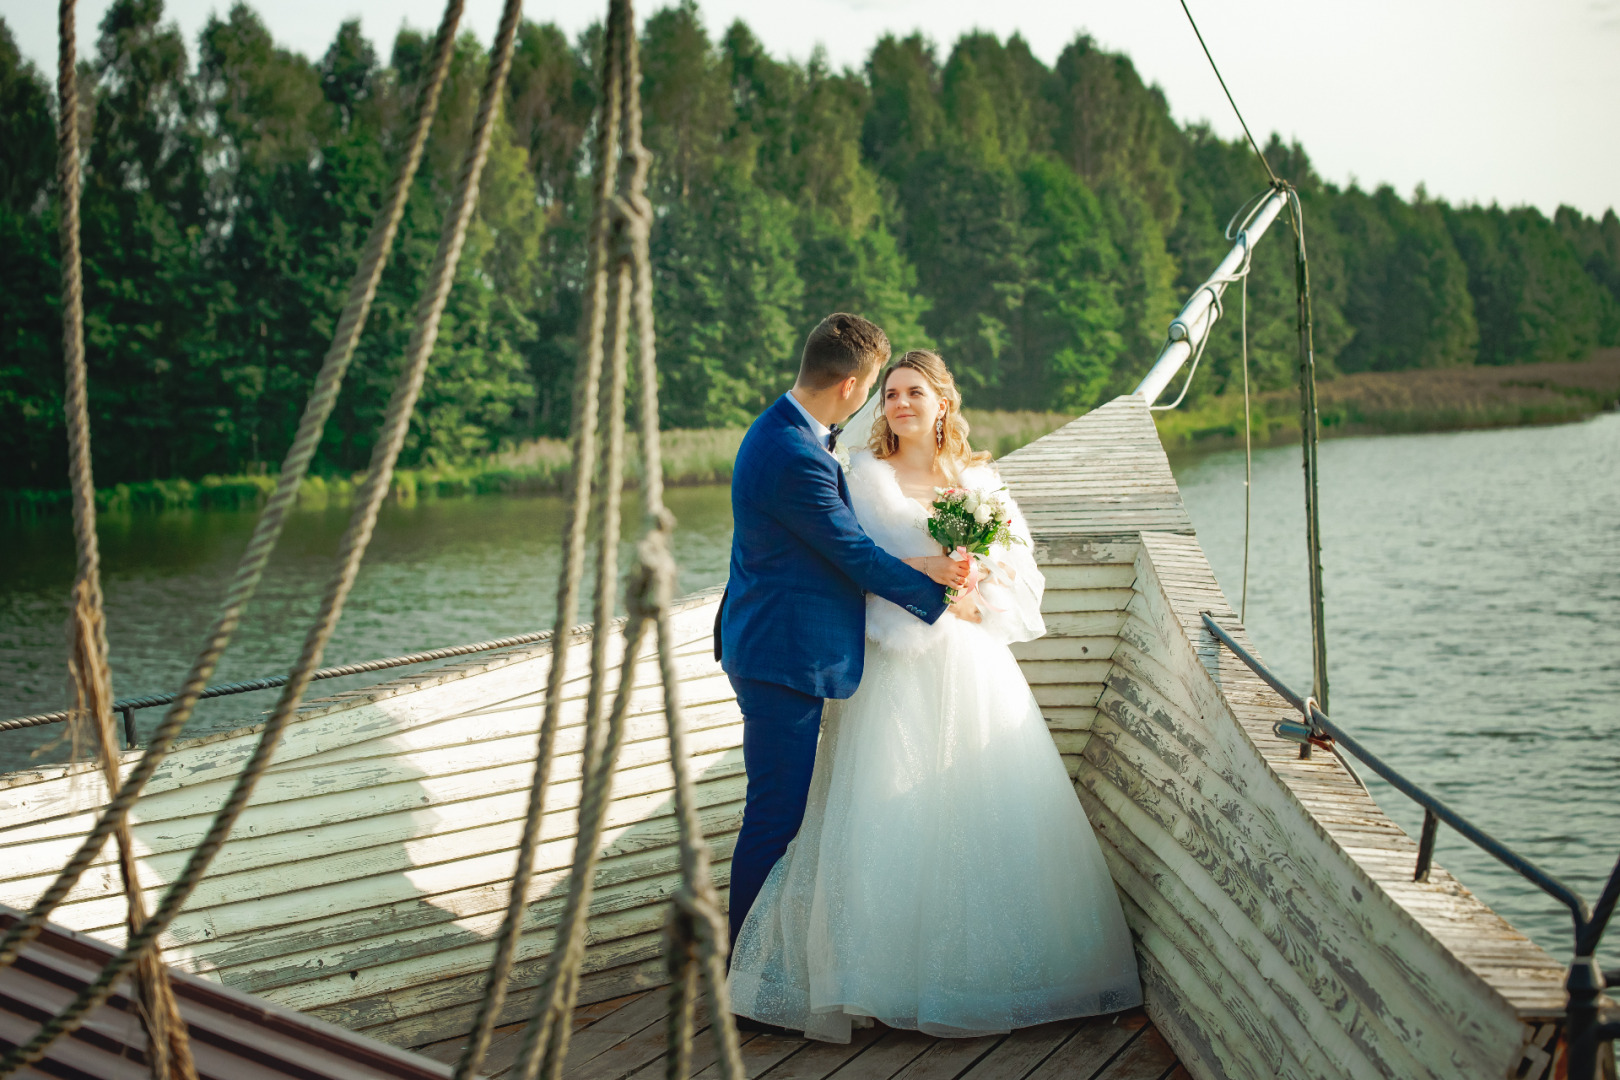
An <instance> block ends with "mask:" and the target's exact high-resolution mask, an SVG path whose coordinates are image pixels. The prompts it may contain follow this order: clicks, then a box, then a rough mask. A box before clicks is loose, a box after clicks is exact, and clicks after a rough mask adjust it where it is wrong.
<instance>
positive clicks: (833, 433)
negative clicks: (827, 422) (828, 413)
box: [827, 424, 844, 450]
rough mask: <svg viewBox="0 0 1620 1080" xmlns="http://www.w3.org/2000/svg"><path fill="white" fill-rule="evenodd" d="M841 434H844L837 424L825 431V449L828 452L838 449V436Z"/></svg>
mask: <svg viewBox="0 0 1620 1080" xmlns="http://www.w3.org/2000/svg"><path fill="white" fill-rule="evenodd" d="M843 433H844V429H843V428H841V427H839V426H838V425H837V424H834V425H833V426H832V427H830V428H828V429H827V449H828V450H836V449H838V436H840V435H842V434H843Z"/></svg>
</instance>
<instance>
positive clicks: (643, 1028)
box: [418, 988, 1190, 1080]
mask: <svg viewBox="0 0 1620 1080" xmlns="http://www.w3.org/2000/svg"><path fill="white" fill-rule="evenodd" d="M668 1011H669V1010H668V992H667V990H666V989H664V988H659V989H656V990H649V991H646V992H644V993H640V994H630V995H627V996H625V997H621V998H615V999H614V1000H612V1001H603V1002H599V1003H597V1004H594V1005H581V1006H580V1007H579V1008H578V1009H575V1010H574V1034H573V1039H572V1041H571V1042H570V1043H569V1048H568V1067H567V1069H566V1071H565V1074H564V1075H565V1076H566V1077H567V1078H568V1080H661V1078H662V1077H663V1075H664V1039H665V1025H664V1019H665V1017H666V1015H667V1014H668ZM708 1031H709V1029H708V1019H707V1016H706V1015H705V1014H703V1013H700V1014H699V1016H698V1023H697V1032H698V1035H697V1037H696V1039H695V1040H694V1045H693V1047H692V1076H693V1080H718V1078H719V1075H720V1073H719V1070H718V1069H716V1068H715V1067H714V1061H715V1052H714V1044H713V1041H712V1040H711V1039H710V1038H709V1034H708ZM739 1034H740V1035H741V1037H742V1044H743V1046H742V1056H743V1068H744V1070H745V1071H746V1073H747V1075H748V1080H761V1078H764V1080H829V1078H830V1077H834V1076H836V1077H837V1080H1190V1074H1188V1072H1187V1071H1186V1069H1185V1068H1183V1067H1182V1066H1181V1065H1179V1064H1177V1062H1176V1056H1175V1053H1174V1052H1173V1051H1172V1050H1171V1049H1170V1047H1169V1045H1168V1044H1167V1043H1166V1042H1165V1041H1164V1038H1163V1036H1161V1035H1160V1034H1159V1033H1158V1031H1157V1030H1155V1029H1154V1027H1153V1025H1152V1024H1151V1023H1150V1022H1149V1021H1148V1018H1147V1016H1146V1014H1145V1013H1143V1012H1142V1010H1141V1009H1132V1010H1131V1011H1129V1012H1125V1013H1120V1014H1118V1015H1114V1016H1101V1017H1092V1018H1089V1019H1085V1020H1063V1021H1059V1022H1058V1023H1054V1024H1042V1025H1041V1026H1039V1027H1031V1028H1021V1029H1019V1030H1018V1031H1015V1032H1013V1033H1012V1034H1011V1035H989V1036H985V1037H983V1038H977V1039H935V1038H932V1037H930V1036H928V1035H922V1034H919V1033H917V1032H915V1031H899V1030H896V1029H893V1028H887V1027H883V1026H881V1025H878V1026H876V1027H871V1028H866V1029H865V1030H859V1031H856V1032H855V1037H854V1040H853V1041H852V1042H851V1043H850V1044H849V1045H848V1046H838V1045H835V1044H833V1043H823V1042H813V1041H809V1040H805V1039H791V1038H783V1037H780V1036H776V1035H760V1034H753V1033H751V1032H746V1031H744V1032H739ZM522 1038H523V1025H522V1024H511V1025H508V1026H506V1027H502V1028H497V1029H496V1030H495V1034H494V1038H493V1040H492V1041H491V1044H490V1052H489V1055H488V1057H486V1058H485V1060H484V1070H485V1075H487V1076H489V1077H491V1078H492V1080H504V1078H505V1077H506V1076H507V1075H508V1070H509V1069H510V1068H511V1066H512V1061H513V1059H514V1058H515V1057H516V1056H517V1052H518V1048H519V1044H520V1043H521V1041H522ZM463 1045H464V1040H463V1039H461V1038H455V1039H446V1040H444V1041H443V1042H437V1043H432V1044H430V1045H428V1046H424V1047H421V1048H420V1049H419V1051H418V1052H419V1053H422V1054H425V1055H426V1056H428V1057H430V1058H434V1059H435V1060H438V1061H443V1062H446V1063H453V1062H454V1061H455V1060H456V1058H457V1056H458V1055H459V1054H460V1053H461V1048H462V1046H463Z"/></svg>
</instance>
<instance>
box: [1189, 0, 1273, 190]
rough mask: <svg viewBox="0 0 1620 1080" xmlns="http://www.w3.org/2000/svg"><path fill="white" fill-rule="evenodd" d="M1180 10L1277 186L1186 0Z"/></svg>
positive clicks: (1244, 130)
mask: <svg viewBox="0 0 1620 1080" xmlns="http://www.w3.org/2000/svg"><path fill="white" fill-rule="evenodd" d="M1181 10H1182V11H1185V12H1186V13H1187V21H1188V22H1189V23H1191V24H1192V29H1193V33H1194V34H1195V35H1197V37H1198V46H1199V48H1201V49H1203V50H1204V57H1205V58H1206V59H1207V60H1208V61H1209V66H1210V69H1211V70H1213V71H1214V72H1215V78H1216V80H1217V81H1219V82H1220V84H1221V92H1222V93H1224V94H1225V95H1226V100H1227V101H1228V102H1229V103H1230V104H1231V106H1232V111H1233V112H1234V113H1236V114H1237V118H1238V123H1239V124H1241V125H1242V126H1243V137H1244V138H1246V139H1248V140H1249V147H1250V149H1252V150H1253V151H1254V156H1255V157H1257V158H1259V159H1260V164H1261V166H1263V167H1264V168H1265V170H1266V175H1267V176H1268V177H1270V178H1271V186H1272V187H1277V186H1278V185H1280V184H1281V183H1282V181H1281V180H1279V179H1278V178H1277V174H1276V173H1274V172H1272V171H1271V162H1269V161H1267V160H1266V155H1264V154H1262V153H1261V152H1260V144H1259V143H1257V142H1255V141H1254V136H1253V135H1251V134H1250V133H1249V122H1248V121H1247V120H1245V119H1243V110H1242V109H1239V108H1238V106H1237V101H1236V99H1234V98H1233V97H1232V91H1230V90H1228V89H1227V88H1226V80H1225V79H1224V78H1222V77H1221V69H1220V66H1219V65H1217V64H1216V63H1215V57H1214V56H1212V55H1210V51H1209V46H1208V45H1205V44H1204V35H1203V34H1202V33H1201V32H1200V31H1199V29H1198V20H1197V19H1194V18H1193V14H1192V10H1191V9H1190V8H1188V7H1187V0H1181Z"/></svg>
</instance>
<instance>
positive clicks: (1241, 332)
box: [1238, 274, 1254, 623]
mask: <svg viewBox="0 0 1620 1080" xmlns="http://www.w3.org/2000/svg"><path fill="white" fill-rule="evenodd" d="M1239 310H1240V311H1241V312H1242V317H1241V318H1240V320H1239V323H1238V340H1239V341H1241V342H1242V347H1243V593H1242V599H1241V600H1239V601H1238V621H1239V622H1243V623H1246V622H1247V621H1248V618H1249V510H1250V507H1251V506H1252V504H1253V502H1254V426H1253V423H1252V421H1251V419H1250V413H1249V278H1248V275H1247V274H1245V275H1244V277H1243V299H1242V305H1241V307H1240V308H1239Z"/></svg>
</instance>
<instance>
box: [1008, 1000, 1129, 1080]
mask: <svg viewBox="0 0 1620 1080" xmlns="http://www.w3.org/2000/svg"><path fill="white" fill-rule="evenodd" d="M1147 1026H1148V1023H1147V1016H1146V1015H1145V1014H1144V1013H1143V1012H1142V1010H1141V1009H1132V1010H1130V1011H1129V1012H1125V1013H1120V1014H1119V1015H1117V1016H1114V1017H1109V1018H1103V1017H1098V1018H1094V1019H1092V1020H1089V1021H1088V1022H1086V1023H1084V1024H1082V1025H1080V1027H1079V1028H1078V1029H1077V1030H1076V1031H1075V1033H1074V1035H1073V1037H1072V1038H1070V1039H1069V1040H1068V1041H1067V1042H1065V1043H1064V1044H1063V1045H1062V1046H1060V1047H1059V1048H1058V1049H1057V1050H1056V1051H1054V1052H1053V1053H1052V1054H1051V1056H1049V1057H1048V1058H1047V1059H1046V1060H1045V1061H1043V1062H1042V1063H1041V1064H1040V1065H1039V1066H1038V1067H1037V1068H1036V1069H1035V1071H1034V1072H1031V1073H1030V1074H1029V1075H1028V1077H1027V1080H1092V1078H1093V1077H1095V1076H1096V1075H1097V1073H1098V1072H1099V1071H1101V1069H1102V1068H1103V1067H1104V1066H1105V1065H1107V1064H1108V1062H1110V1061H1112V1060H1113V1059H1114V1057H1115V1055H1117V1054H1118V1053H1119V1052H1120V1051H1121V1050H1123V1049H1124V1048H1125V1047H1126V1046H1127V1045H1129V1044H1130V1042H1131V1040H1132V1039H1134V1038H1136V1037H1137V1036H1138V1035H1139V1034H1141V1032H1142V1031H1143V1030H1144V1029H1145V1028H1146V1027H1147Z"/></svg>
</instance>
